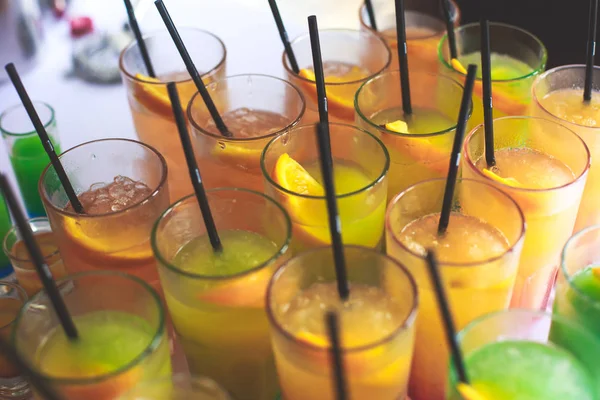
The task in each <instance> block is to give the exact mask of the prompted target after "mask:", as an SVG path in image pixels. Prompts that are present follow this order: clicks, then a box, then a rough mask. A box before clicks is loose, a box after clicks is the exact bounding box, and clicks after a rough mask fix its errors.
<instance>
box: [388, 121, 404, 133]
mask: <svg viewBox="0 0 600 400" xmlns="http://www.w3.org/2000/svg"><path fill="white" fill-rule="evenodd" d="M385 129H389V130H390V131H393V132H397V133H408V125H407V124H406V122H404V121H402V120H401V119H399V120H397V121H394V122H388V123H387V124H385Z"/></svg>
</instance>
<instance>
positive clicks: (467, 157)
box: [462, 115, 591, 193]
mask: <svg viewBox="0 0 600 400" xmlns="http://www.w3.org/2000/svg"><path fill="white" fill-rule="evenodd" d="M516 119H522V120H536V121H539V122H543V123H550V124H554V125H556V126H558V127H560V129H563V130H566V131H568V132H569V133H570V134H572V135H573V136H574V137H575V138H576V140H579V142H580V143H581V144H582V145H583V149H584V150H585V153H586V154H587V163H586V165H585V168H583V170H582V171H581V173H580V174H579V175H577V176H575V177H574V178H573V179H572V180H571V181H569V182H567V183H565V184H563V185H560V186H554V187H551V188H542V189H531V188H520V187H516V186H510V185H506V184H505V183H502V182H496V181H493V182H494V184H495V185H498V186H500V187H501V188H503V189H510V190H513V191H517V192H521V193H548V192H551V191H555V190H561V189H564V188H567V187H569V186H572V185H574V184H576V183H577V182H579V181H580V180H581V179H583V178H584V177H585V175H586V174H587V173H588V172H589V170H590V165H591V155H590V149H589V148H588V146H587V144H586V143H585V141H584V140H583V139H582V138H581V136H579V135H578V134H577V133H575V132H574V131H573V130H571V129H569V128H568V127H566V126H564V125H562V124H559V123H558V122H555V121H552V120H549V119H546V118H539V117H531V116H523V115H519V116H507V117H500V118H495V119H494V120H493V123H494V124H495V123H496V121H505V120H516ZM483 129H484V124H483V123H482V124H479V125H477V126H476V127H475V128H473V130H472V131H471V132H469V134H468V135H467V136H466V137H465V141H464V142H463V148H462V151H463V154H464V158H465V162H464V163H463V165H464V166H466V167H468V168H469V169H470V170H471V171H473V172H474V173H475V174H476V175H477V176H478V177H479V178H481V179H482V180H484V181H485V182H490V181H491V179H490V178H488V177H487V176H485V175H484V174H483V173H482V172H481V171H480V170H479V169H478V168H477V167H475V163H474V162H473V160H472V159H471V155H470V154H469V143H470V142H471V139H472V138H473V136H475V134H476V133H478V132H480V131H481V132H483ZM569 169H570V168H569ZM573 175H575V173H574V172H573Z"/></svg>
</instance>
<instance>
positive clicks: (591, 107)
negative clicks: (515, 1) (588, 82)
mask: <svg viewBox="0 0 600 400" xmlns="http://www.w3.org/2000/svg"><path fill="white" fill-rule="evenodd" d="M592 74H593V82H594V83H595V85H594V86H593V91H592V93H593V97H592V101H591V102H590V103H584V102H583V87H584V82H585V65H566V66H562V67H557V68H554V69H551V70H549V71H547V72H545V73H543V74H542V75H540V76H539V77H538V78H537V79H536V80H535V82H534V84H533V101H532V102H531V107H530V110H529V113H530V115H533V116H536V117H540V118H547V119H551V120H553V121H556V122H557V123H560V124H561V125H564V126H566V127H567V128H569V129H571V130H572V131H573V132H575V133H577V134H578V135H579V136H580V137H581V138H582V139H583V140H584V141H585V143H586V144H587V146H588V148H589V150H590V154H591V157H592V160H599V159H600V141H599V140H598V135H599V134H600V111H598V104H599V103H600V92H599V91H600V87H599V85H600V68H599V67H594V69H593V72H592ZM598 201H600V165H598V163H596V162H592V165H591V166H590V173H589V177H588V180H587V183H586V187H585V191H584V192H583V197H582V199H581V205H580V206H579V213H578V214H577V222H576V223H575V231H576V232H577V231H580V230H582V229H583V228H585V227H586V226H590V225H594V224H599V223H600V208H598V207H597V204H598Z"/></svg>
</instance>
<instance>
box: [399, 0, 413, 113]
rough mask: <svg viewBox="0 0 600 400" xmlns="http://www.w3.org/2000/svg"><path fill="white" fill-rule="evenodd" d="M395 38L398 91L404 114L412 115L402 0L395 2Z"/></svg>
mask: <svg viewBox="0 0 600 400" xmlns="http://www.w3.org/2000/svg"><path fill="white" fill-rule="evenodd" d="M396 36H397V37H398V62H399V64H400V65H399V66H400V90H401V91H402V109H403V110H404V114H406V115H410V114H412V104H411V101H410V79H409V76H408V46H407V44H406V21H405V20H404V0H396Z"/></svg>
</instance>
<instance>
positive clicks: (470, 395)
mask: <svg viewBox="0 0 600 400" xmlns="http://www.w3.org/2000/svg"><path fill="white" fill-rule="evenodd" d="M456 390H458V393H460V395H461V396H462V397H463V399H465V400H487V399H486V398H485V397H484V396H483V395H482V394H480V393H479V392H478V391H476V390H475V389H474V388H473V387H472V386H470V385H467V384H466V383H463V382H460V383H459V384H458V385H456Z"/></svg>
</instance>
